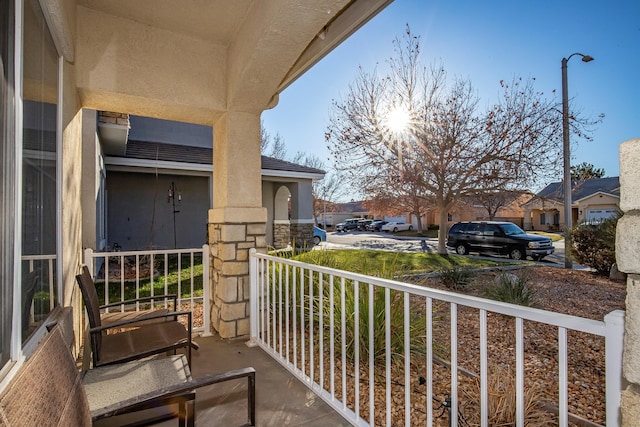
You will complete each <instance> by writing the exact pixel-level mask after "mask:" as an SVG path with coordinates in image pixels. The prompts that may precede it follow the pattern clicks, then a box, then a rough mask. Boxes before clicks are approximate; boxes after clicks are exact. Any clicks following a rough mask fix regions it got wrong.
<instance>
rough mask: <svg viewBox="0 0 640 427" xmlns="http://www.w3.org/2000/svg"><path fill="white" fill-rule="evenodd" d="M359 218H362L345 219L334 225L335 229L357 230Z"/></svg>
mask: <svg viewBox="0 0 640 427" xmlns="http://www.w3.org/2000/svg"><path fill="white" fill-rule="evenodd" d="M361 219H362V218H352V219H345V220H344V221H342V222H341V223H340V224H338V225H336V231H338V232H340V231H351V230H357V229H358V221H360V220H361Z"/></svg>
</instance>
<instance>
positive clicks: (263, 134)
mask: <svg viewBox="0 0 640 427" xmlns="http://www.w3.org/2000/svg"><path fill="white" fill-rule="evenodd" d="M260 152H261V153H262V154H264V155H265V156H269V157H273V158H274V159H279V160H285V159H286V158H287V147H286V146H285V144H284V140H283V139H282V136H280V134H279V133H276V135H275V136H274V137H272V136H271V135H270V134H269V132H267V130H266V129H265V127H264V123H262V122H261V123H260Z"/></svg>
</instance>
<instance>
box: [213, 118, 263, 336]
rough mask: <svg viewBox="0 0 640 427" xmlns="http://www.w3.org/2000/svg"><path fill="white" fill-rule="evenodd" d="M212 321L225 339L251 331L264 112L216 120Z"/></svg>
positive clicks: (258, 240) (259, 229)
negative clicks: (252, 262) (252, 257)
mask: <svg viewBox="0 0 640 427" xmlns="http://www.w3.org/2000/svg"><path fill="white" fill-rule="evenodd" d="M213 129H214V134H213V206H214V207H213V209H211V210H210V211H209V224H208V231H209V233H208V234H209V245H210V247H211V257H212V261H213V262H212V263H211V275H210V277H211V296H212V297H211V298H212V300H213V301H212V304H211V307H212V308H211V324H212V326H213V327H214V328H215V329H216V330H217V331H218V333H219V334H220V336H221V337H222V338H233V337H238V336H243V335H248V334H249V332H250V329H249V314H250V312H249V297H250V295H249V289H250V286H249V249H251V248H256V249H258V250H259V251H265V250H266V246H267V245H266V240H265V224H266V221H267V211H266V209H265V208H263V207H262V190H261V160H260V117H259V115H256V114H250V113H238V112H227V113H226V114H224V115H223V116H222V117H221V118H220V119H219V120H218V121H217V122H216V123H215V124H214V127H213Z"/></svg>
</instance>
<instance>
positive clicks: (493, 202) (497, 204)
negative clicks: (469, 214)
mask: <svg viewBox="0 0 640 427" xmlns="http://www.w3.org/2000/svg"><path fill="white" fill-rule="evenodd" d="M523 193H524V192H522V191H515V190H499V191H494V192H482V193H479V194H476V195H474V196H471V198H470V201H471V203H472V204H473V205H476V206H482V208H483V209H485V210H486V211H487V216H488V218H489V221H493V220H494V219H495V217H496V215H497V214H498V211H499V210H500V209H502V208H504V207H507V206H509V205H510V204H511V203H513V202H515V201H516V200H518V198H520V197H522V195H523ZM528 194H530V193H528Z"/></svg>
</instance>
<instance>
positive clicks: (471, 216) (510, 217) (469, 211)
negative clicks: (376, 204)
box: [384, 191, 533, 230]
mask: <svg viewBox="0 0 640 427" xmlns="http://www.w3.org/2000/svg"><path fill="white" fill-rule="evenodd" d="M532 195H533V194H532V193H531V192H530V191H520V192H518V194H517V196H516V197H515V198H514V199H513V200H512V201H510V202H508V203H506V204H505V205H504V206H501V207H500V208H499V209H497V211H496V214H495V216H494V217H493V220H494V221H510V222H513V223H515V224H517V225H519V226H522V223H523V217H524V209H523V208H522V207H521V204H522V203H524V202H525V201H527V200H529V199H530V198H531V196H532ZM438 218H439V211H438V210H437V209H436V208H433V209H430V210H429V211H428V212H427V213H426V214H425V215H423V217H422V228H423V229H424V230H426V229H427V228H429V226H430V225H438V221H439V219H438ZM384 219H385V220H387V221H403V222H406V223H408V224H412V225H413V228H414V229H417V227H418V221H417V220H416V217H415V215H413V214H409V213H407V214H406V215H400V216H394V217H391V216H385V217H384ZM486 220H489V211H488V210H487V209H486V208H485V207H484V206H483V205H482V204H479V203H478V202H477V201H474V200H473V199H472V198H464V199H462V200H460V201H459V202H458V203H456V205H455V206H454V207H453V208H452V209H451V210H450V211H449V212H448V215H447V228H448V227H450V226H451V225H452V224H454V223H456V222H459V221H486Z"/></svg>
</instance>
